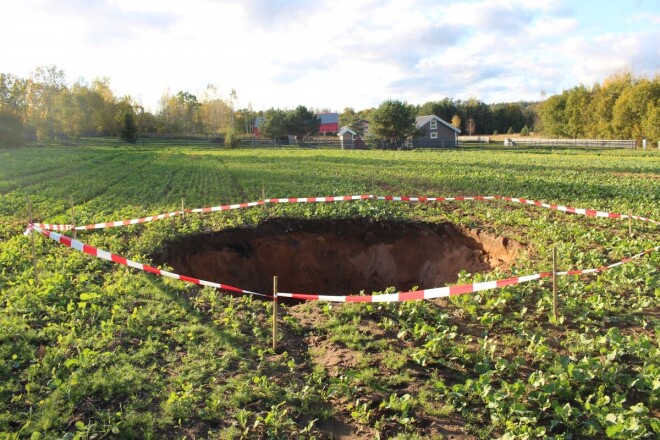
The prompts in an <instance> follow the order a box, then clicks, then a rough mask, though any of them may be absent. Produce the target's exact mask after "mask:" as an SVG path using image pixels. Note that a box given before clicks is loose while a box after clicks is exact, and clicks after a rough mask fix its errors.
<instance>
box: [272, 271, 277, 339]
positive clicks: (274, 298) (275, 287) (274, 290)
mask: <svg viewBox="0 0 660 440" xmlns="http://www.w3.org/2000/svg"><path fill="white" fill-rule="evenodd" d="M273 351H274V352H277V275H275V276H274V277H273Z"/></svg>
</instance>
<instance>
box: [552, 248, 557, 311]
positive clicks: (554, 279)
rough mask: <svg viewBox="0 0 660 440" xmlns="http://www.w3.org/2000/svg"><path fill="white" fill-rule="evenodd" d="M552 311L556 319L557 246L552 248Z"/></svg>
mask: <svg viewBox="0 0 660 440" xmlns="http://www.w3.org/2000/svg"><path fill="white" fill-rule="evenodd" d="M552 313H553V315H554V317H555V321H556V320H557V248H556V247H553V248H552Z"/></svg>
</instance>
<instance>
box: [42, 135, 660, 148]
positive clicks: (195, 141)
mask: <svg viewBox="0 0 660 440" xmlns="http://www.w3.org/2000/svg"><path fill="white" fill-rule="evenodd" d="M489 142H490V137H488V136H459V137H458V142H452V141H438V140H435V139H431V140H413V141H406V142H404V143H403V145H402V146H401V148H402V149H409V150H410V149H418V148H423V149H443V148H457V147H460V146H462V145H467V144H470V143H475V144H478V143H484V144H487V143H489ZM32 145H37V146H46V145H56V146H63V147H84V146H90V145H97V146H109V147H113V146H131V145H134V146H139V147H159V146H160V147H200V148H204V147H206V148H224V139H223V138H221V137H206V138H201V137H200V138H195V137H183V138H177V137H171V136H163V137H155V136H145V137H140V138H138V140H137V142H136V143H135V144H129V143H127V142H125V141H123V140H121V139H120V138H111V137H84V138H70V139H57V140H53V141H49V142H44V141H40V142H35V143H33V144H32ZM283 146H290V147H298V148H305V149H335V150H358V149H367V150H376V149H386V150H394V149H397V146H396V145H393V144H391V143H388V142H387V141H378V140H365V141H362V142H361V143H359V144H358V143H357V142H356V143H353V142H345V143H344V144H343V145H342V143H341V141H340V140H339V139H338V138H334V137H328V138H315V139H314V138H313V139H309V140H303V141H300V142H296V141H294V140H292V139H289V138H287V137H283V138H276V139H268V138H263V137H261V138H258V137H250V138H240V139H239V148H273V147H283ZM504 146H521V147H522V146H525V147H534V146H538V147H569V148H570V147H579V148H626V149H635V148H636V141H635V140H602V139H544V138H521V137H516V138H507V139H505V140H504ZM653 146H654V145H653V144H651V145H650V146H649V147H648V148H653ZM658 148H659V149H660V144H659V145H658Z"/></svg>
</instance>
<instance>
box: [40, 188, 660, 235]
mask: <svg viewBox="0 0 660 440" xmlns="http://www.w3.org/2000/svg"><path fill="white" fill-rule="evenodd" d="M354 200H386V201H398V202H418V203H428V202H454V201H455V202H462V201H484V200H505V201H507V202H512V203H521V204H527V205H534V206H538V207H541V208H546V209H552V210H556V211H562V212H566V213H569V214H579V215H586V216H588V217H601V218H618V219H627V218H631V219H633V220H638V221H643V222H648V223H652V224H655V225H660V221H657V220H652V219H650V218H648V217H642V216H637V215H629V214H617V213H612V212H606V211H598V210H595V209H584V208H574V207H571V206H563V205H555V204H550V203H544V202H539V201H537V200H529V199H525V198H522V197H506V196H499V195H498V196H470V197H467V196H466V197H463V196H458V197H407V196H402V197H398V196H374V195H370V194H363V195H352V196H351V195H347V196H322V197H289V198H271V199H265V200H259V201H256V202H246V203H235V204H230V205H221V206H212V207H208V208H197V209H185V210H181V211H174V212H169V213H166V214H159V215H152V216H149V217H142V218H134V219H130V220H119V221H113V222H102V223H93V224H89V225H85V226H75V227H74V226H73V225H67V224H49V223H34V225H35V226H38V227H40V228H42V229H47V230H50V231H70V230H73V229H75V230H77V231H83V230H90V229H102V228H112V227H117V226H128V225H136V224H139V223H146V222H151V221H154V220H161V219H164V218H169V217H175V216H177V215H182V214H186V213H193V212H194V213H209V212H218V211H228V210H233V209H245V208H250V207H254V206H262V205H265V204H278V203H330V202H340V201H354Z"/></svg>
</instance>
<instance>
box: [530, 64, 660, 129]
mask: <svg viewBox="0 0 660 440" xmlns="http://www.w3.org/2000/svg"><path fill="white" fill-rule="evenodd" d="M539 116H540V119H541V122H542V124H543V131H544V134H546V135H548V136H556V137H564V138H597V139H635V140H638V141H639V140H641V139H648V140H651V141H657V140H660V76H659V75H656V76H655V77H654V78H653V79H648V78H638V77H635V76H634V75H633V74H632V73H630V72H623V73H619V74H616V75H612V76H610V77H608V78H607V79H605V80H604V81H603V83H602V84H599V83H596V84H594V85H593V87H586V86H584V85H579V86H577V87H574V88H572V89H570V90H565V91H564V92H562V93H561V94H559V95H554V96H550V97H549V98H548V99H546V100H545V101H544V102H543V103H542V104H541V106H540V109H539Z"/></svg>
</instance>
